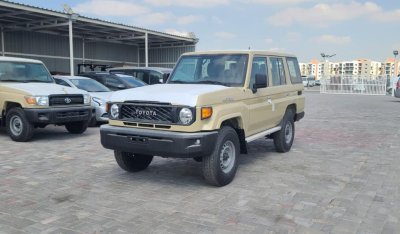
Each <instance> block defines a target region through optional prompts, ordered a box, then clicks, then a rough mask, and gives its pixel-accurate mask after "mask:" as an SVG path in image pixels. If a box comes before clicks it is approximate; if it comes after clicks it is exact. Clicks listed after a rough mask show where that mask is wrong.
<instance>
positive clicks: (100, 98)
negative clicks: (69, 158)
mask: <svg viewBox="0 0 400 234" xmlns="http://www.w3.org/2000/svg"><path fill="white" fill-rule="evenodd" d="M54 79H55V81H56V83H57V84H59V85H64V86H67V87H72V88H77V89H82V90H85V91H87V92H89V94H90V96H91V97H92V106H93V107H94V108H95V109H96V116H95V117H93V119H92V120H91V122H90V126H95V125H97V124H101V123H106V122H108V113H107V112H106V103H107V102H108V100H109V98H110V96H111V94H112V91H111V90H110V89H109V88H107V87H106V86H104V85H102V84H101V83H99V82H97V81H95V80H93V79H90V78H87V77H81V76H54Z"/></svg>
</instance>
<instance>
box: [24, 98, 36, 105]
mask: <svg viewBox="0 0 400 234" xmlns="http://www.w3.org/2000/svg"><path fill="white" fill-rule="evenodd" d="M25 100H26V102H27V103H28V104H29V105H36V98H35V97H25Z"/></svg>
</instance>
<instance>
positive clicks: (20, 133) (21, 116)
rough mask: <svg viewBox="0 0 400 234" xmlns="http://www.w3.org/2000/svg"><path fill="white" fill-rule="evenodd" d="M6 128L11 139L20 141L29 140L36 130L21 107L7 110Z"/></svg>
mask: <svg viewBox="0 0 400 234" xmlns="http://www.w3.org/2000/svg"><path fill="white" fill-rule="evenodd" d="M6 129H7V133H8V135H9V136H10V137H11V139H12V140H13V141H18V142H25V141H29V140H30V139H31V138H32V136H33V130H34V128H33V125H32V124H31V123H30V122H29V121H28V119H27V118H26V116H25V113H24V111H23V110H22V109H21V108H19V107H16V108H13V109H11V110H9V111H7V115H6Z"/></svg>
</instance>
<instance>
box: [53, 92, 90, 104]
mask: <svg viewBox="0 0 400 234" xmlns="http://www.w3.org/2000/svg"><path fill="white" fill-rule="evenodd" d="M49 104H50V106H70V105H83V95H81V94H77V95H71V94H66V95H51V96H50V97H49Z"/></svg>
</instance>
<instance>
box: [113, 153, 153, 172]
mask: <svg viewBox="0 0 400 234" xmlns="http://www.w3.org/2000/svg"><path fill="white" fill-rule="evenodd" d="M114 156H115V160H116V161H117V163H118V166H119V167H121V168H122V169H124V170H125V171H128V172H138V171H142V170H144V169H146V168H147V167H148V166H149V165H150V163H151V161H153V156H152V155H143V154H133V153H127V152H121V151H116V150H115V151H114Z"/></svg>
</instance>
